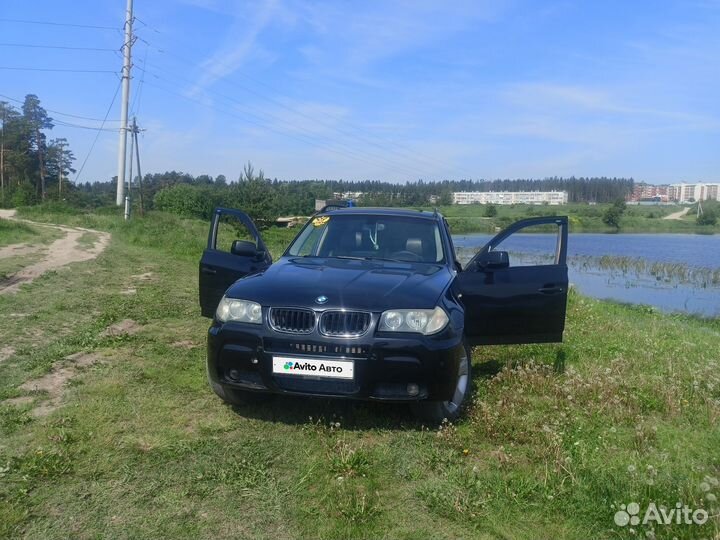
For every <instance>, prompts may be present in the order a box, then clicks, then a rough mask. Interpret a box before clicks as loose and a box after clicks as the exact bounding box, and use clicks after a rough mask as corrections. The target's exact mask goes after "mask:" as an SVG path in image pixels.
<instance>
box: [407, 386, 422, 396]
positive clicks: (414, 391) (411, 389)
mask: <svg viewBox="0 0 720 540" xmlns="http://www.w3.org/2000/svg"><path fill="white" fill-rule="evenodd" d="M407 393H408V394H409V395H411V396H417V395H418V394H419V393H420V387H419V386H418V385H417V384H415V383H410V384H408V385H407Z"/></svg>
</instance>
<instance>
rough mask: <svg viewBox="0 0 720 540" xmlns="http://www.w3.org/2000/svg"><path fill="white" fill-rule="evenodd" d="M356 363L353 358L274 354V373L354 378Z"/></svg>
mask: <svg viewBox="0 0 720 540" xmlns="http://www.w3.org/2000/svg"><path fill="white" fill-rule="evenodd" d="M354 368H355V363H354V362H353V361H352V360H320V359H318V358H292V357H290V356H273V373H275V374H277V375H291V376H297V375H303V376H310V377H323V378H326V379H352V378H353V377H354Z"/></svg>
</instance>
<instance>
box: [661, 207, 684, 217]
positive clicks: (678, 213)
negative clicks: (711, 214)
mask: <svg viewBox="0 0 720 540" xmlns="http://www.w3.org/2000/svg"><path fill="white" fill-rule="evenodd" d="M689 211H690V207H689V206H688V207H687V208H683V209H682V210H680V211H678V212H673V213H672V214H668V215H667V216H665V217H664V218H663V219H682V218H683V216H685V215H686V214H687V213H688V212H689Z"/></svg>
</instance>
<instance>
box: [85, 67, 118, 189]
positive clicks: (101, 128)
mask: <svg viewBox="0 0 720 540" xmlns="http://www.w3.org/2000/svg"><path fill="white" fill-rule="evenodd" d="M121 82H122V81H118V84H117V87H116V88H115V93H114V94H113V98H112V101H110V106H109V107H108V108H107V111H106V112H105V118H104V119H103V123H102V124H101V126H100V129H98V130H97V133H96V134H95V139H93V142H92V144H91V145H90V150H88V153H87V155H86V156H85V159H84V160H83V163H82V165H81V166H80V170H79V171H78V173H77V175H76V176H75V182H79V181H80V175H81V174H82V172H83V169H84V168H85V164H86V163H87V161H88V158H90V154H92V151H93V149H94V148H95V144H96V143H97V141H98V138H99V137H100V133H102V130H103V128H104V127H105V122H106V121H107V118H108V116H110V111H111V110H112V107H113V105H115V99H116V98H117V95H118V91H119V90H120V84H121Z"/></svg>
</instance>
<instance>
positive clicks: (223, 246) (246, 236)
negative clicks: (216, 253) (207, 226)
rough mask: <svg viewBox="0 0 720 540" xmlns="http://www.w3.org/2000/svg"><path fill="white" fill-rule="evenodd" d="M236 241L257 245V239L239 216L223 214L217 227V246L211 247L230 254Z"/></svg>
mask: <svg viewBox="0 0 720 540" xmlns="http://www.w3.org/2000/svg"><path fill="white" fill-rule="evenodd" d="M235 240H245V241H247V242H252V243H253V244H257V241H256V239H255V237H254V236H253V235H252V233H251V232H250V230H249V229H248V228H247V226H246V225H245V224H244V223H243V222H242V221H240V219H238V218H237V216H234V215H232V214H221V215H220V218H219V220H218V225H217V235H216V236H215V245H214V246H211V247H212V248H213V249H217V250H220V251H226V252H228V253H229V252H230V247H231V246H232V243H233V242H234V241H235ZM256 247H257V246H256Z"/></svg>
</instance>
